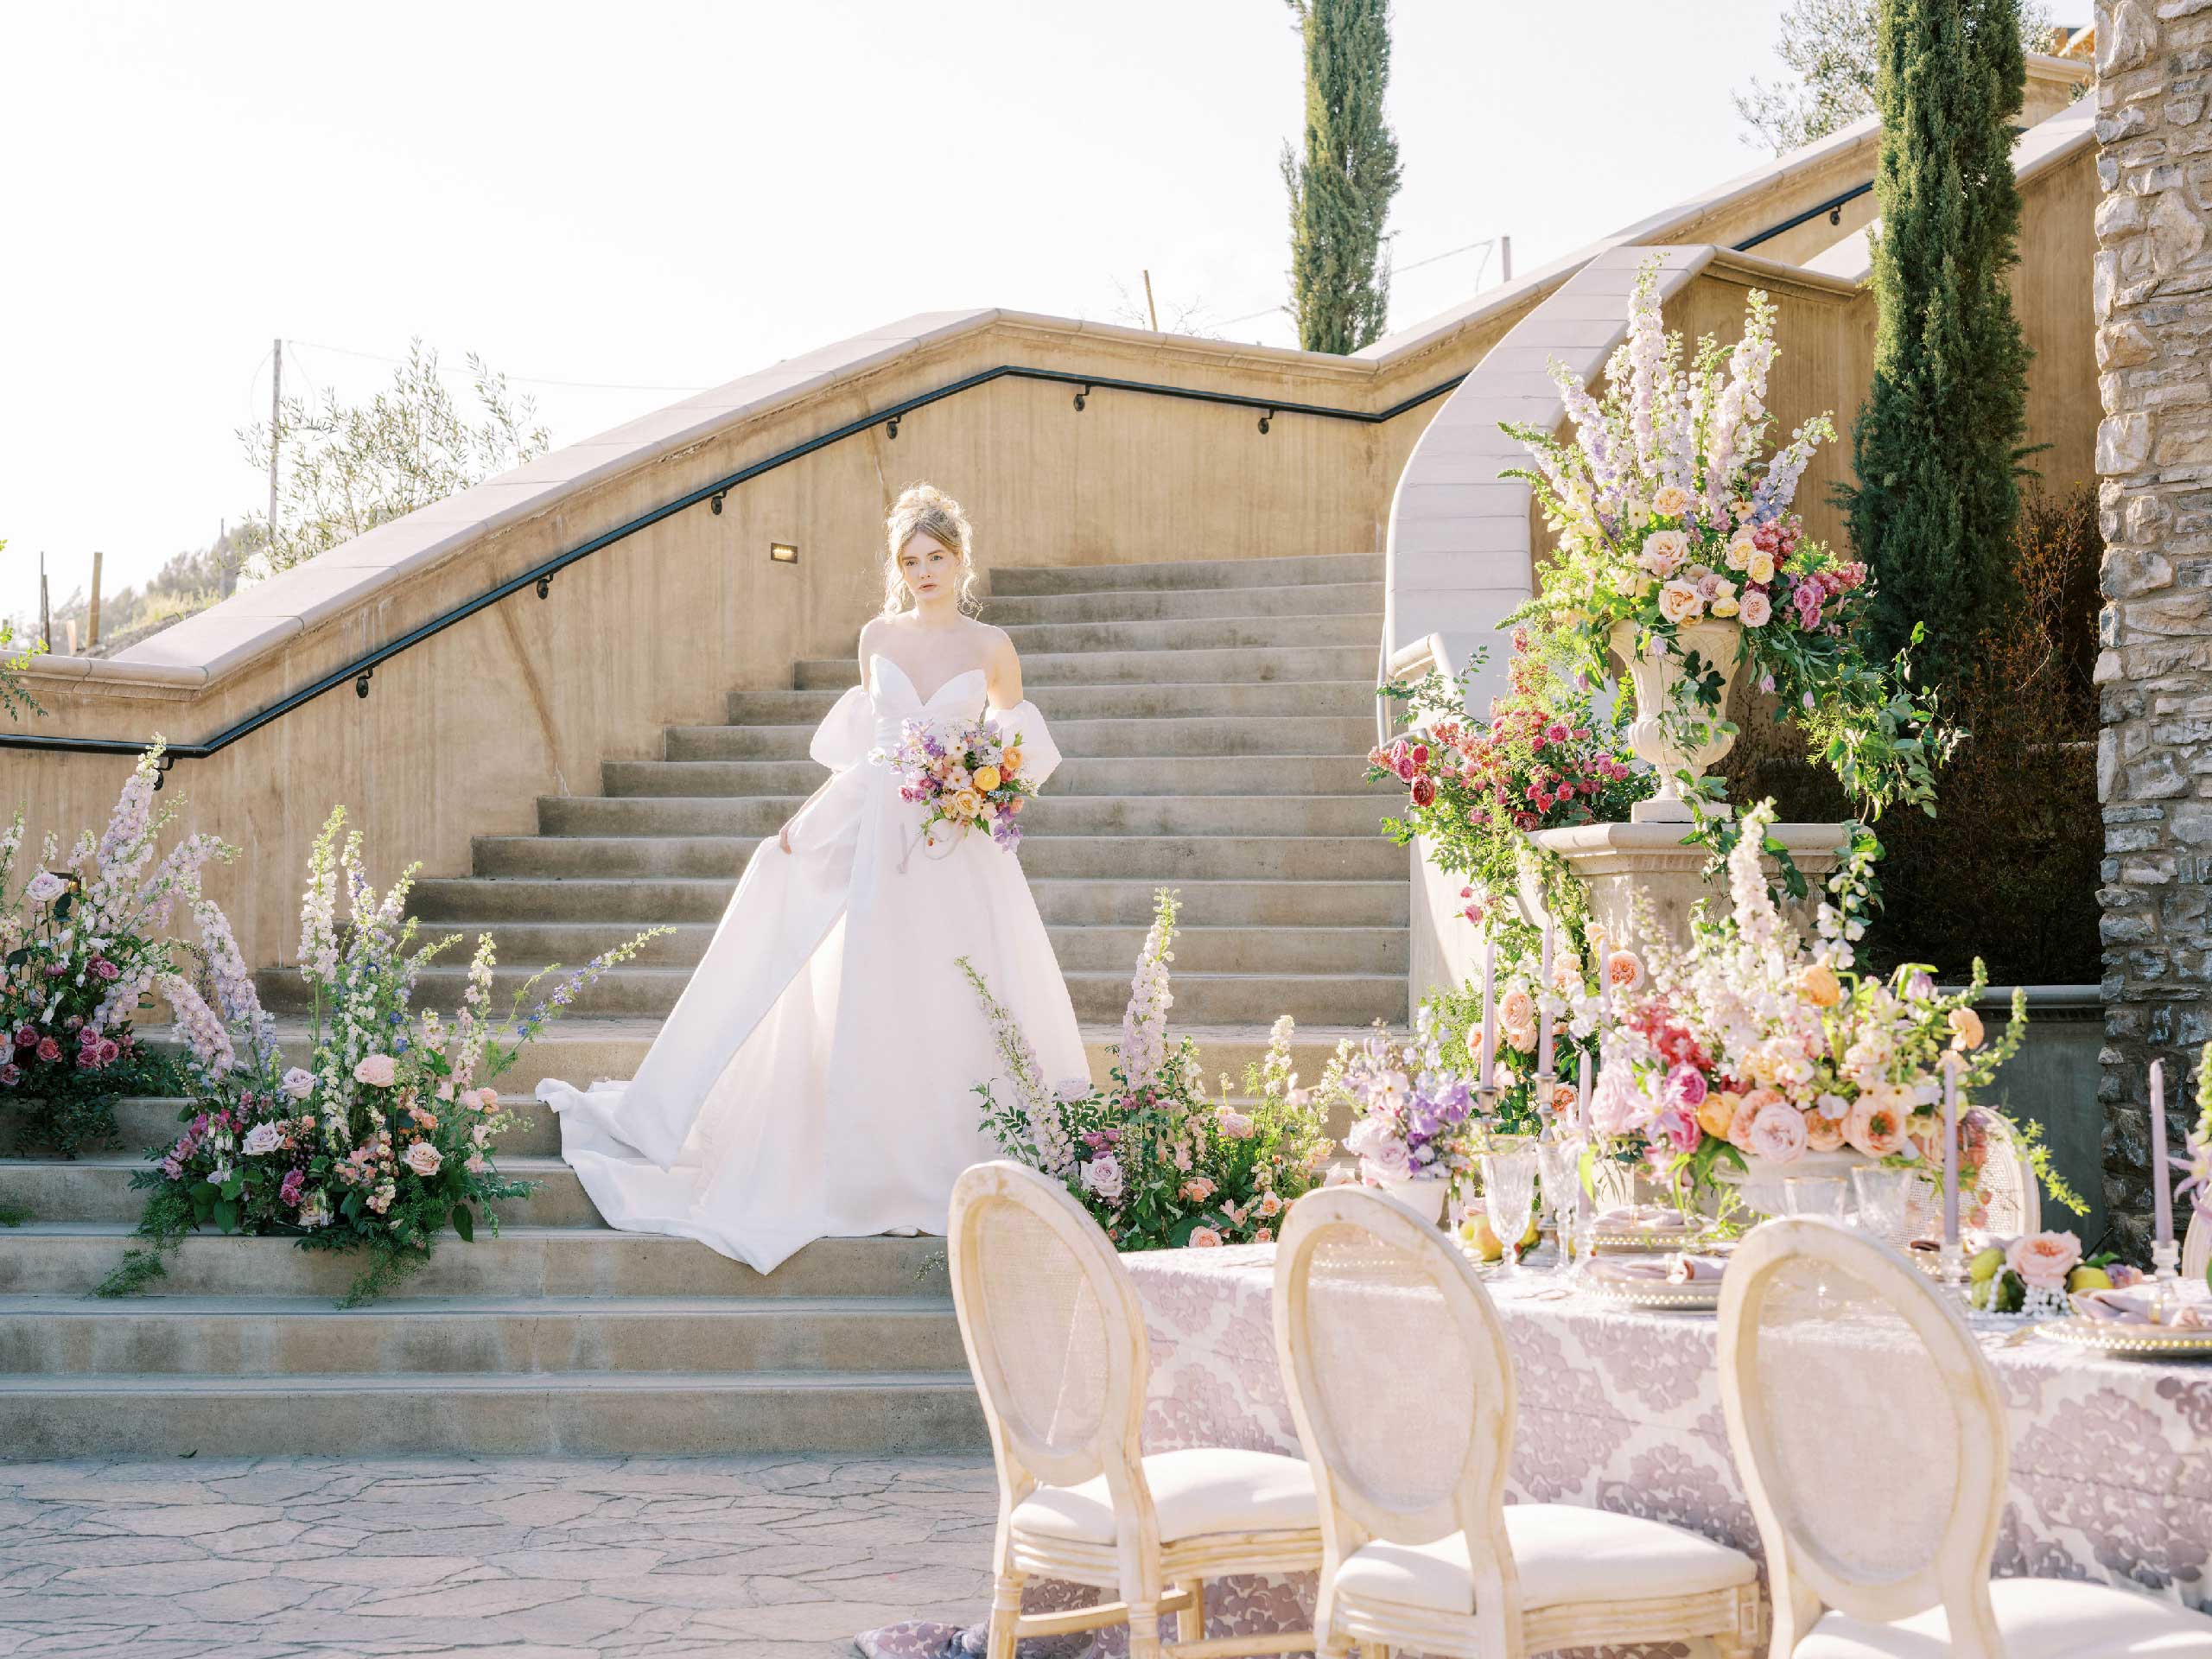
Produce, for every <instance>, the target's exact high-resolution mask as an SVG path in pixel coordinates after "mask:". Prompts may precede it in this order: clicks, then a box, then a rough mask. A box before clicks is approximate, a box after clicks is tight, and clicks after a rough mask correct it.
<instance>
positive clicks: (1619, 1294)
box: [1588, 1274, 1720, 1313]
mask: <svg viewBox="0 0 2212 1659" xmlns="http://www.w3.org/2000/svg"><path fill="white" fill-rule="evenodd" d="M1588 1282H1589V1285H1590V1288H1591V1290H1592V1293H1594V1294H1596V1295H1598V1296H1599V1297H1601V1298H1603V1299H1604V1300H1606V1301H1608V1302H1618V1303H1619V1304H1620V1305H1621V1306H1624V1307H1649V1308H1661V1309H1665V1310H1667V1311H1669V1312H1671V1313H1712V1312H1713V1310H1714V1309H1715V1308H1717V1307H1719V1306H1720V1281H1719V1280H1718V1279H1700V1280H1696V1281H1693V1282H1691V1283H1688V1284H1681V1285H1678V1284H1675V1283H1672V1282H1670V1281H1668V1280H1665V1279H1601V1278H1599V1277H1598V1276H1597V1275H1596V1274H1592V1275H1591V1277H1590V1280H1589V1281H1588Z"/></svg>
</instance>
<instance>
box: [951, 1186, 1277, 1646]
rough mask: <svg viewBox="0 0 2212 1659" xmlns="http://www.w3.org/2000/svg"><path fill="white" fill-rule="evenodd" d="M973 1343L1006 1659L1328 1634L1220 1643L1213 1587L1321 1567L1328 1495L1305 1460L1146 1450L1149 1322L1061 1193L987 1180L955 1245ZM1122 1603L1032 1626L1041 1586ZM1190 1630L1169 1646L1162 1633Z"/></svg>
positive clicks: (1101, 1242)
mask: <svg viewBox="0 0 2212 1659" xmlns="http://www.w3.org/2000/svg"><path fill="white" fill-rule="evenodd" d="M947 1231H948V1234H949V1245H950V1249H949V1255H950V1261H951V1269H952V1295H953V1302H954V1305H955V1306H956V1308H957V1311H958V1313H959V1319H960V1336H961V1340H962V1341H963V1343H964V1344H966V1345H967V1350H968V1363H969V1369H970V1370H972V1371H973V1372H974V1374H975V1378H976V1389H978V1390H979V1391H980V1393H981V1394H982V1402H983V1416H984V1421H985V1422H986V1424H987V1425H988V1427H989V1429H990V1435H991V1451H992V1454H993V1456H994V1457H995V1459H996V1461H997V1465H998V1478H999V1522H998V1534H997V1538H996V1540H995V1543H994V1545H993V1554H992V1570H993V1573H994V1574H995V1586H994V1594H993V1597H992V1602H991V1627H990V1659H1012V1656H1013V1653H1014V1643H1015V1641H1016V1640H1017V1639H1018V1638H1020V1637H1033V1636H1057V1635H1062V1634H1065V1633H1067V1632H1070V1631H1074V1630H1090V1629H1093V1628H1096V1626H1098V1625H1101V1624H1117V1623H1122V1622H1124V1621H1126V1622H1127V1624H1128V1627H1129V1653H1130V1656H1131V1659H1155V1656H1161V1655H1173V1656H1176V1659H1209V1656H1213V1659H1220V1656H1225V1655H1228V1654H1254V1653H1278V1652H1294V1651H1297V1650H1300V1649H1306V1648H1310V1647H1311V1646H1312V1645H1313V1632H1312V1631H1311V1630H1288V1631H1284V1632H1282V1633H1281V1635H1279V1636H1267V1637H1254V1636H1244V1637H1215V1638H1214V1639H1212V1640H1211V1641H1208V1640H1206V1639H1205V1582H1206V1580H1211V1579H1217V1578H1219V1577H1222V1576H1224V1575H1225V1574H1230V1573H1306V1572H1312V1571H1313V1570H1314V1569H1315V1568H1317V1567H1319V1566H1320V1564H1321V1535H1320V1531H1319V1519H1318V1517H1317V1515H1316V1510H1315V1501H1314V1497H1313V1476H1312V1474H1311V1472H1310V1471H1308V1470H1307V1468H1306V1465H1305V1464H1303V1463H1301V1462H1300V1460H1299V1459H1296V1458H1287V1457H1283V1456H1281V1455H1279V1454H1276V1453H1274V1452H1251V1451H1241V1450H1232V1449H1227V1448H1223V1449H1196V1450H1187V1451H1179V1452H1155V1453H1154V1454H1153V1455H1151V1456H1149V1457H1147V1456H1145V1455H1144V1454H1143V1452H1142V1451H1141V1447H1140V1446H1139V1444H1138V1431H1139V1427H1140V1424H1141V1419H1142V1417H1143V1414H1144V1400H1145V1384H1146V1380H1147V1376H1148V1373H1149V1370H1150V1358H1149V1350H1148V1346H1147V1341H1146V1337H1145V1326H1144V1313H1143V1309H1142V1307H1141V1305H1140V1304H1139V1302H1138V1300H1137V1294H1136V1290H1135V1287H1134V1286H1133V1285H1132V1284H1131V1283H1130V1282H1129V1278H1128V1274H1127V1273H1125V1272H1124V1271H1123V1270H1122V1264H1121V1262H1120V1259H1119V1258H1118V1257H1116V1255H1115V1253H1114V1247H1113V1245H1112V1243H1110V1242H1109V1240H1108V1239H1107V1236H1106V1235H1105V1233H1104V1232H1103V1230H1101V1229H1100V1228H1099V1225H1098V1224H1097V1223H1096V1222H1095V1221H1093V1220H1092V1219H1091V1218H1090V1216H1089V1215H1087V1214H1086V1213H1084V1209H1083V1206H1082V1205H1079V1204H1077V1202H1076V1201H1075V1200H1074V1199H1073V1198H1071V1197H1070V1196H1069V1195H1068V1193H1067V1191H1066V1189H1065V1188H1064V1187H1062V1186H1061V1185H1059V1183H1058V1182H1057V1181H1052V1180H1048V1179H1046V1178H1045V1177H1044V1176H1042V1175H1040V1174H1039V1173H1037V1172H1036V1171H1035V1170H1033V1169H1027V1168H1025V1167H1023V1166H1021V1165H1019V1164H1014V1163H989V1164H977V1165H976V1166H974V1167H973V1168H971V1169H969V1170H968V1171H966V1172H965V1173H963V1174H962V1176H961V1178H960V1179H959V1181H958V1182H957V1184H956V1185H954V1187H953V1191H952V1213H951V1218H950V1224H949V1227H948V1229H947ZM1032 1577H1037V1578H1046V1579H1062V1580H1069V1581H1071V1582H1073V1583H1076V1584H1087V1585H1093V1586H1097V1587H1099V1588H1101V1589H1103V1590H1108V1591H1111V1592H1116V1594H1118V1595H1119V1596H1120V1598H1121V1599H1120V1600H1118V1601H1115V1602H1110V1603H1108V1604H1106V1605H1101V1606H1093V1607H1079V1608H1075V1609H1072V1610H1071V1611H1065V1612H1056V1613H1031V1614H1024V1613H1023V1612H1022V1611H1021V1590H1022V1585H1023V1583H1024V1582H1025V1580H1028V1579H1030V1578H1032ZM1170 1613H1172V1614H1173V1615H1174V1618H1175V1634H1174V1636H1173V1637H1172V1638H1168V1637H1163V1635H1162V1633H1161V1630H1160V1620H1161V1618H1163V1617H1165V1616H1166V1615H1168V1614H1170Z"/></svg>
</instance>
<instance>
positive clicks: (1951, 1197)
mask: <svg viewBox="0 0 2212 1659" xmlns="http://www.w3.org/2000/svg"><path fill="white" fill-rule="evenodd" d="M1958 1242H1959V1063H1958V1059H1957V1057H1956V1056H1955V1055H1949V1054H1947V1055H1945V1056H1944V1057H1943V1244H1944V1247H1945V1248H1946V1249H1948V1248H1949V1247H1950V1246H1952V1245H1954V1244H1956V1243H1958Z"/></svg>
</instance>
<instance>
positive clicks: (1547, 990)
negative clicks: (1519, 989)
mask: <svg viewBox="0 0 2212 1659" xmlns="http://www.w3.org/2000/svg"><path fill="white" fill-rule="evenodd" d="M1543 974H1544V982H1543V983H1542V985H1541V986H1540V987H1539V988H1537V991H1536V1071H1537V1074H1538V1075H1539V1076H1541V1077H1550V1076H1551V1075H1552V1016H1551V1012H1550V1010H1549V1009H1548V1008H1546V1007H1544V1001H1545V999H1546V998H1548V996H1550V995H1552V918H1551V916H1550V915H1549V913H1548V912H1547V914H1546V915H1545V917H1544V968H1543Z"/></svg>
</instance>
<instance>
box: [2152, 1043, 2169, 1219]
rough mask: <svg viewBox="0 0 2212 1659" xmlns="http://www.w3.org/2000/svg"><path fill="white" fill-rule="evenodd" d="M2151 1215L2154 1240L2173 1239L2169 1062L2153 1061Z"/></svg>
mask: <svg viewBox="0 0 2212 1659" xmlns="http://www.w3.org/2000/svg"><path fill="white" fill-rule="evenodd" d="M2151 1217H2152V1222H2153V1223H2154V1224H2155V1225H2156V1227H2157V1231H2156V1233H2155V1234H2154V1235H2153V1238H2152V1242H2153V1243H2159V1244H2171V1243H2173V1242H2174V1171H2173V1166H2172V1165H2171V1164H2170V1163H2168V1162H2167V1161H2166V1063H2165V1062H2164V1060H2153V1061H2152V1062H2151Z"/></svg>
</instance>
